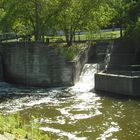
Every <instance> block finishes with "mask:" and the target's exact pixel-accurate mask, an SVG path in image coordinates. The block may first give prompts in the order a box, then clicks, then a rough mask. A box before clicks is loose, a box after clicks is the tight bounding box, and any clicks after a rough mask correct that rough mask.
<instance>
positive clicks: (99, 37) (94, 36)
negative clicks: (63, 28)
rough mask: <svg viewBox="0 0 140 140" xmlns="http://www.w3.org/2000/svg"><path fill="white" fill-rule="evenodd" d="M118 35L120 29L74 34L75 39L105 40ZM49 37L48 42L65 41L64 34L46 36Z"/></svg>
mask: <svg viewBox="0 0 140 140" xmlns="http://www.w3.org/2000/svg"><path fill="white" fill-rule="evenodd" d="M119 37H120V31H108V32H99V33H93V34H89V33H85V34H80V35H75V41H85V40H105V39H115V38H119ZM46 38H49V39H50V42H59V41H60V42H61V41H66V40H65V36H51V37H50V36H48V37H47V36H46Z"/></svg>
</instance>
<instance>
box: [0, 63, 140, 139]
mask: <svg viewBox="0 0 140 140" xmlns="http://www.w3.org/2000/svg"><path fill="white" fill-rule="evenodd" d="M96 67H97V65H96V64H86V65H85V66H84V68H83V70H82V73H81V76H80V80H79V82H78V83H76V84H75V86H73V87H68V88H52V89H47V88H46V89H45V88H22V87H19V88H17V87H14V86H12V85H9V84H6V83H1V84H0V85H1V87H0V93H1V94H3V95H4V96H3V99H1V102H0V111H1V112H2V113H15V112H19V113H20V115H21V117H22V118H23V119H25V121H30V119H31V118H30V116H35V118H36V119H37V121H38V122H40V123H41V127H40V129H41V130H43V131H44V132H46V133H47V134H48V135H49V136H50V137H51V138H52V139H54V140H55V139H56V140H61V139H63V140H128V139H130V140H131V139H134V140H139V138H140V103H139V100H132V99H129V98H112V97H105V96H101V95H97V94H96V93H95V92H93V91H94V90H93V88H94V74H95V72H96Z"/></svg>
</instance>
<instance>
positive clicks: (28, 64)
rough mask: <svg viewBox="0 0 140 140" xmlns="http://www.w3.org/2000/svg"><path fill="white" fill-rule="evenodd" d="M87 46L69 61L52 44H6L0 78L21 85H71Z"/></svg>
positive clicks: (80, 66) (75, 78) (75, 77)
mask: <svg viewBox="0 0 140 140" xmlns="http://www.w3.org/2000/svg"><path fill="white" fill-rule="evenodd" d="M88 50H89V48H88V47H87V48H85V49H84V50H82V51H81V53H80V54H79V56H77V58H75V59H74V60H73V61H72V62H69V61H67V60H66V59H65V58H64V57H63V56H61V55H59V52H58V51H57V50H56V49H55V48H53V47H46V46H44V45H40V46H39V47H37V46H35V45H33V44H32V45H31V44H30V45H28V46H25V45H24V46H22V44H19V45H14V44H12V45H10V44H9V45H7V44H6V45H4V47H3V52H2V54H3V56H2V57H3V69H4V78H5V80H6V81H7V82H9V83H13V84H18V85H24V86H38V87H56V86H71V85H74V83H75V82H76V81H78V80H79V76H80V73H81V70H82V68H83V65H84V64H85V63H86V62H87V60H88Z"/></svg>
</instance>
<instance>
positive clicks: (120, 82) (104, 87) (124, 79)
mask: <svg viewBox="0 0 140 140" xmlns="http://www.w3.org/2000/svg"><path fill="white" fill-rule="evenodd" d="M95 81H96V82H95V90H96V91H105V92H111V93H117V94H123V95H131V96H140V89H139V82H140V77H139V76H133V77H132V76H125V75H114V74H107V73H98V74H95Z"/></svg>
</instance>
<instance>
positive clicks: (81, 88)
mask: <svg viewBox="0 0 140 140" xmlns="http://www.w3.org/2000/svg"><path fill="white" fill-rule="evenodd" d="M96 71H97V64H85V65H84V67H83V70H82V72H81V76H80V80H79V82H77V83H76V84H75V86H73V87H71V89H72V90H73V91H76V92H89V91H90V90H92V89H93V88H94V75H95V72H96Z"/></svg>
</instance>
